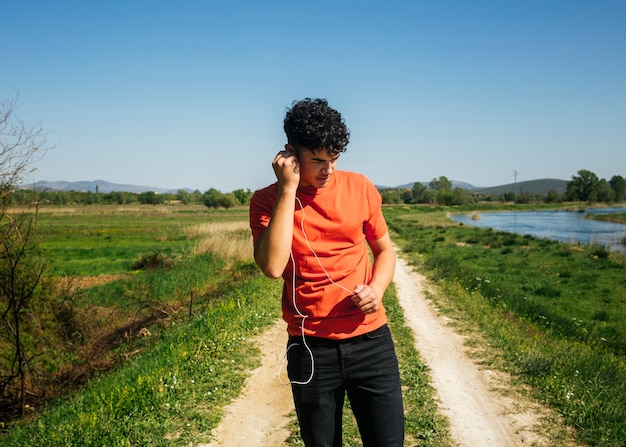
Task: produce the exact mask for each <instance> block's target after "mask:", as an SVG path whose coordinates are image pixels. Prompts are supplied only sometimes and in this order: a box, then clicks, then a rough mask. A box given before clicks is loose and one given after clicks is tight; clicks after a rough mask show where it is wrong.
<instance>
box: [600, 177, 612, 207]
mask: <svg viewBox="0 0 626 447" xmlns="http://www.w3.org/2000/svg"><path fill="white" fill-rule="evenodd" d="M597 200H598V202H607V203H609V202H613V201H614V200H615V191H613V188H611V185H610V184H609V182H607V181H606V180H605V179H600V181H598V187H597Z"/></svg>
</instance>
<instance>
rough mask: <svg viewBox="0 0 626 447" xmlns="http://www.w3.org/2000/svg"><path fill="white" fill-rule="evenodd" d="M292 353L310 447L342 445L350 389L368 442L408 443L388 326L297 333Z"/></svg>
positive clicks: (390, 446)
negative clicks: (351, 333) (341, 336)
mask: <svg viewBox="0 0 626 447" xmlns="http://www.w3.org/2000/svg"><path fill="white" fill-rule="evenodd" d="M307 346H308V348H310V351H311V352H312V355H313V357H312V358H313V361H311V353H310V352H309V349H307ZM287 358H288V362H289V364H288V372H289V379H290V380H291V382H292V385H291V387H292V391H293V398H294V403H295V407H296V412H297V415H298V421H299V423H300V433H301V435H302V439H303V440H304V444H305V445H306V446H307V447H339V446H341V444H342V443H341V438H342V430H341V415H342V410H343V404H344V396H345V394H347V395H348V399H349V400H350V404H351V406H352V411H353V413H354V416H355V418H356V421H357V424H358V426H359V431H360V432H361V439H362V440H363V447H401V446H402V445H403V443H404V412H403V407H402V391H401V389H400V373H399V371H398V361H397V358H396V354H395V349H394V345H393V340H392V339H391V332H390V331H389V328H388V327H387V326H386V325H384V326H382V327H381V328H379V329H376V330H375V331H372V332H370V333H369V334H365V335H361V336H358V337H354V338H350V339H347V340H327V339H320V338H315V337H305V339H304V343H303V340H302V337H293V336H292V337H289V345H288V352H287ZM312 368H313V372H314V373H313V375H312V377H311V370H312ZM309 378H311V380H310V381H309ZM294 382H295V383H294Z"/></svg>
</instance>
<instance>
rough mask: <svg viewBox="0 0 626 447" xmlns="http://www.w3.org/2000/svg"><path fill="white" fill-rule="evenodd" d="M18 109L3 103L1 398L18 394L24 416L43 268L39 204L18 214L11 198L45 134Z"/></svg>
mask: <svg viewBox="0 0 626 447" xmlns="http://www.w3.org/2000/svg"><path fill="white" fill-rule="evenodd" d="M15 110H16V99H11V98H9V99H0V346H2V354H1V355H0V398H2V400H3V401H4V400H6V399H7V393H11V392H14V391H15V390H17V391H16V394H17V398H18V401H19V403H20V407H21V412H22V415H23V414H24V409H25V396H26V392H27V389H26V388H27V383H28V379H29V370H30V369H32V368H30V365H31V363H30V358H31V357H29V353H28V352H27V350H26V349H25V344H24V337H25V334H24V331H23V326H24V324H23V323H24V320H25V319H26V318H28V316H29V313H30V311H31V309H29V305H30V303H31V299H32V298H33V296H34V294H35V291H36V289H37V287H38V285H39V283H40V281H41V278H42V274H43V271H44V264H43V260H42V259H41V257H40V256H39V255H38V241H37V236H36V230H37V210H38V207H37V204H35V205H34V206H32V207H28V208H26V209H24V208H22V209H21V211H19V212H17V211H15V210H11V208H10V203H9V195H10V194H11V192H12V191H14V190H15V188H17V187H18V186H19V183H20V182H21V181H22V180H23V179H24V177H25V175H26V174H27V173H29V172H31V171H29V169H30V168H31V165H32V163H33V162H34V161H35V160H36V158H37V157H38V156H39V155H40V154H43V152H44V151H45V148H44V145H45V143H46V135H45V133H44V132H43V129H42V127H41V126H40V125H36V126H32V127H29V126H26V125H25V124H24V123H23V122H22V121H21V120H20V119H19V118H18V117H17V116H16V114H15ZM31 205H32V204H31Z"/></svg>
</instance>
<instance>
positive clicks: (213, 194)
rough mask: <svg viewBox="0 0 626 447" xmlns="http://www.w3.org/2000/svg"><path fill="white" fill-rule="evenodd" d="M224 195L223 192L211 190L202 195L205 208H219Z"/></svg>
mask: <svg viewBox="0 0 626 447" xmlns="http://www.w3.org/2000/svg"><path fill="white" fill-rule="evenodd" d="M223 195H224V194H223V193H222V192H221V191H219V190H217V189H215V188H210V189H208V190H206V191H205V192H204V194H202V203H204V206H206V207H207V208H219V207H220V206H221V205H220V201H221V200H222V196H223Z"/></svg>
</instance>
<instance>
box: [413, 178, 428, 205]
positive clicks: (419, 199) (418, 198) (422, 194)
mask: <svg viewBox="0 0 626 447" xmlns="http://www.w3.org/2000/svg"><path fill="white" fill-rule="evenodd" d="M427 189H428V188H427V187H426V185H424V184H423V183H420V182H415V183H413V189H412V190H411V193H412V195H413V200H412V201H411V203H424V202H426V200H425V198H426V190H427Z"/></svg>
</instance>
